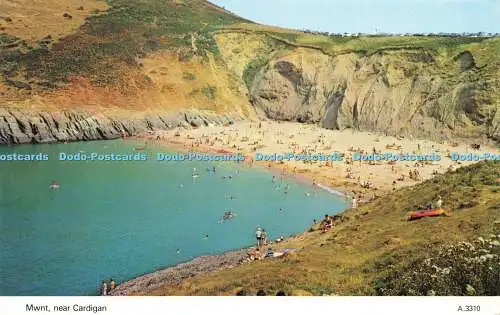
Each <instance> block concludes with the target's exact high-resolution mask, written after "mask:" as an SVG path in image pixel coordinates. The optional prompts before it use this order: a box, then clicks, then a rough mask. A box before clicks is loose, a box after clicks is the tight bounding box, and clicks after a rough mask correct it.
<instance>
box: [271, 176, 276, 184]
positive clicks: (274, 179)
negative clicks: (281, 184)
mask: <svg viewBox="0 0 500 315" xmlns="http://www.w3.org/2000/svg"><path fill="white" fill-rule="evenodd" d="M272 181H273V183H274V182H276V176H274V175H273V179H272Z"/></svg>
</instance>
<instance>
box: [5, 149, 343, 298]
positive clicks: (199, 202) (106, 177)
mask: <svg viewBox="0 0 500 315" xmlns="http://www.w3.org/2000/svg"><path fill="white" fill-rule="evenodd" d="M137 145H138V144H137V143H133V142H123V141H121V140H120V141H97V142H85V143H82V142H80V143H71V144H52V145H36V146H34V145H33V146H32V145H25V146H19V147H13V148H0V154H8V153H13V152H17V153H38V152H43V153H47V154H48V155H49V157H50V159H49V161H43V162H24V161H11V162H7V161H0V228H1V232H0V233H1V234H0V295H87V294H89V295H93V294H96V292H97V287H98V285H99V283H100V281H102V280H103V279H109V278H110V277H111V278H113V279H115V280H117V282H118V283H119V282H121V281H125V280H128V279H130V278H133V277H135V276H138V275H141V274H144V273H147V272H151V271H154V270H157V269H159V268H163V267H166V266H171V265H175V264H177V263H180V262H183V261H186V260H189V259H192V258H194V257H196V256H200V255H205V254H215V253H220V252H224V251H227V250H230V249H235V248H240V247H244V246H248V245H252V244H253V243H254V231H255V228H256V227H257V226H261V227H263V228H265V229H266V230H267V231H268V234H269V236H270V237H271V238H272V239H275V238H278V237H279V236H281V235H285V236H286V235H290V234H293V233H297V232H302V231H303V230H305V229H307V228H308V227H309V226H310V225H311V223H312V220H313V219H320V218H321V217H322V216H323V215H324V214H325V213H336V212H340V211H341V210H342V209H343V208H345V203H344V200H342V199H341V198H339V197H337V196H334V195H332V194H329V193H327V192H325V191H323V190H315V189H313V188H312V187H311V186H310V185H304V184H298V183H295V182H291V181H288V182H287V183H286V184H289V185H290V188H289V189H288V191H289V192H288V193H287V194H285V193H284V186H285V183H284V182H280V180H277V181H276V183H273V182H272V180H271V178H272V174H271V173H269V172H268V171H266V170H263V169H259V168H251V169H249V168H247V167H245V166H243V165H239V164H237V163H234V162H218V163H212V162H201V161H199V162H195V161H193V162H158V161H156V157H155V152H159V151H161V152H163V151H164V150H162V149H159V148H155V149H148V150H146V151H141V152H146V153H148V154H149V155H150V159H149V160H147V161H137V162H98V161H92V162H90V161H89V162H61V161H58V153H59V152H72V153H75V152H78V151H84V152H119V153H135V152H134V151H133V150H134V148H135V147H136V146H137ZM139 145H140V144H139ZM212 165H215V166H216V172H215V174H213V173H211V172H207V171H206V168H207V167H209V168H212ZM193 168H197V170H198V172H199V174H200V176H199V177H198V178H196V179H193V178H192V176H191V174H192V169H193ZM229 175H231V176H232V179H231V180H230V179H223V178H222V177H223V176H229ZM52 180H56V181H58V182H59V183H60V188H59V189H57V190H51V189H49V185H50V183H51V181H52ZM307 192H313V194H312V195H311V196H307V195H306V193H307ZM228 196H233V197H234V199H232V200H231V199H229V198H227V197H228ZM280 208H281V209H282V211H280ZM225 211H232V212H234V213H236V215H237V216H236V217H235V218H234V219H233V220H231V221H227V222H225V223H220V220H221V217H222V215H223V213H224V212H225ZM207 234H208V236H209V237H208V239H205V240H203V239H202V238H203V237H204V236H205V235H207ZM178 249H179V250H180V251H179V253H177V250H178Z"/></svg>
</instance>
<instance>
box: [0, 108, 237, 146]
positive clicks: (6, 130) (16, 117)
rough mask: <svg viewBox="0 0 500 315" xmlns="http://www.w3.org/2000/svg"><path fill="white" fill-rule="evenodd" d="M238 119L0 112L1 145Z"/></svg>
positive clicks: (113, 136) (188, 114) (189, 115)
mask: <svg viewBox="0 0 500 315" xmlns="http://www.w3.org/2000/svg"><path fill="white" fill-rule="evenodd" d="M238 119H240V118H239V117H231V116H226V115H215V114H212V113H207V112H201V111H184V112H178V113H175V114H165V115H162V114H154V115H149V116H146V117H144V118H130V117H129V118H127V117H125V116H123V115H120V116H118V115H110V116H106V115H96V114H93V113H90V112H85V111H81V112H77V111H65V112H50V113H48V112H37V113H26V112H20V111H8V110H2V109H0V145H8V144H23V143H53V142H66V141H82V140H101V139H116V138H119V137H120V136H122V135H123V134H125V135H128V136H133V135H137V134H139V133H143V132H147V131H153V130H162V129H171V128H175V127H187V126H192V127H200V126H208V125H211V124H213V125H220V124H228V123H232V122H234V121H236V120H238Z"/></svg>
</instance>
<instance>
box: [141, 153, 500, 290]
mask: <svg viewBox="0 0 500 315" xmlns="http://www.w3.org/2000/svg"><path fill="white" fill-rule="evenodd" d="M499 194H500V163H498V162H488V163H486V162H482V163H478V164H475V165H472V166H469V167H464V168H460V169H458V170H456V171H454V172H451V173H450V172H449V173H446V174H444V175H441V176H439V177H436V178H434V179H432V180H429V181H426V182H424V183H422V184H419V185H417V186H414V187H410V188H406V189H402V190H399V191H396V192H394V193H393V194H390V195H387V196H384V197H381V198H379V199H378V200H375V201H373V202H371V203H369V204H366V205H363V206H361V207H360V208H358V209H356V210H349V211H347V212H346V213H344V214H343V215H342V217H341V220H339V221H338V222H340V223H338V224H336V225H335V226H334V227H333V228H332V230H330V231H328V232H327V233H324V234H323V233H321V232H320V231H318V230H317V228H318V227H313V228H312V229H311V231H309V232H307V233H305V234H304V235H301V236H298V237H295V238H292V239H291V240H288V241H287V242H286V243H285V244H282V245H280V246H279V247H280V248H299V249H300V251H299V252H297V254H296V255H290V256H288V257H285V258H283V259H276V260H264V261H259V262H254V263H248V264H243V265H241V266H238V267H236V268H233V269H230V270H223V271H219V272H215V273H211V274H206V275H203V276H198V277H195V278H192V279H188V280H186V281H184V282H183V283H182V284H181V285H180V286H175V287H163V288H161V289H158V290H155V291H153V292H143V294H153V295H233V294H235V293H236V292H237V291H239V290H244V291H245V292H246V293H247V294H249V295H255V293H256V292H257V290H259V289H263V290H265V291H266V292H268V293H269V294H275V293H276V292H277V291H279V290H284V291H285V292H286V293H287V294H293V295H311V294H312V295H323V294H329V295H330V294H335V295H377V294H378V295H386V294H387V295H476V294H477V295H499V294H500V285H499V284H500V283H499V281H500V264H499V262H500V258H499V254H500V243H499V239H498V238H499V237H500V236H498V235H500V197H499V196H500V195H499ZM438 195H441V196H442V197H443V200H444V204H443V207H444V208H447V209H450V210H452V212H451V216H449V217H435V218H424V219H421V220H417V221H411V222H409V221H406V220H405V219H406V215H407V211H408V210H412V209H418V208H419V207H421V206H423V205H424V204H426V203H428V202H429V201H432V200H436V198H437V196H438ZM480 237H481V238H480Z"/></svg>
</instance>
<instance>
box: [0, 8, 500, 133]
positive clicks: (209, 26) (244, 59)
mask: <svg viewBox="0 0 500 315" xmlns="http://www.w3.org/2000/svg"><path fill="white" fill-rule="evenodd" d="M40 7H41V6H40V5H37V4H36V3H33V2H29V1H14V0H12V1H10V0H9V1H2V3H1V4H0V12H2V14H1V15H0V76H1V80H0V107H3V108H7V109H12V108H16V109H20V110H24V111H31V112H33V111H58V110H82V109H86V110H90V111H94V112H100V113H103V112H113V111H117V110H118V111H136V112H145V111H149V112H169V111H176V110H179V109H184V108H198V109H202V110H210V111H216V112H219V113H227V112H231V113H236V114H238V115H241V116H243V117H247V118H252V117H253V118H255V117H256V116H267V117H268V118H271V119H283V120H295V121H301V122H311V123H319V124H320V125H322V126H324V127H326V128H333V129H343V128H351V127H354V128H360V129H364V130H378V131H385V132H389V133H391V134H396V133H408V132H409V129H416V128H421V129H426V130H429V132H428V133H422V134H420V135H419V136H422V137H429V136H431V135H436V134H437V135H439V137H449V136H460V137H464V138H474V137H475V138H477V137H479V138H483V137H486V136H487V137H490V138H493V139H498V134H499V132H500V131H499V130H500V127H499V125H498V121H499V115H500V114H499V113H498V112H499V111H498V108H499V99H500V94H499V93H500V83H499V82H500V75H499V72H498V71H497V69H498V68H499V66H500V64H499V59H498V54H499V52H500V39H498V38H482V37H437V36H431V37H425V36H418V37H416V36H413V37H410V36H408V37H400V36H389V37H338V36H336V37H334V36H324V35H318V34H311V33H305V32H302V31H295V30H289V29H283V28H278V27H269V26H265V25H260V24H255V23H252V22H250V21H248V20H245V19H244V18H241V17H238V16H235V15H233V14H231V13H230V12H228V11H226V10H224V9H223V8H220V7H218V6H215V5H213V4H211V3H209V2H207V1H202V0H171V1H160V0H145V1H124V0H108V1H98V0H92V1H90V0H82V1H77V0H75V1H73V0H72V1H69V2H68V1H66V2H62V1H57V0H52V1H44V5H43V9H39V8H40ZM276 82H278V83H276ZM276 84H278V85H280V86H282V87H281V88H280V91H277V90H276V89H277V86H276ZM283 84H284V86H283ZM306 104H307V105H311V106H305V105H306ZM403 117H404V119H403V120H402V119H401V118H403ZM384 129H386V130H384ZM418 133H419V132H415V134H418Z"/></svg>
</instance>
